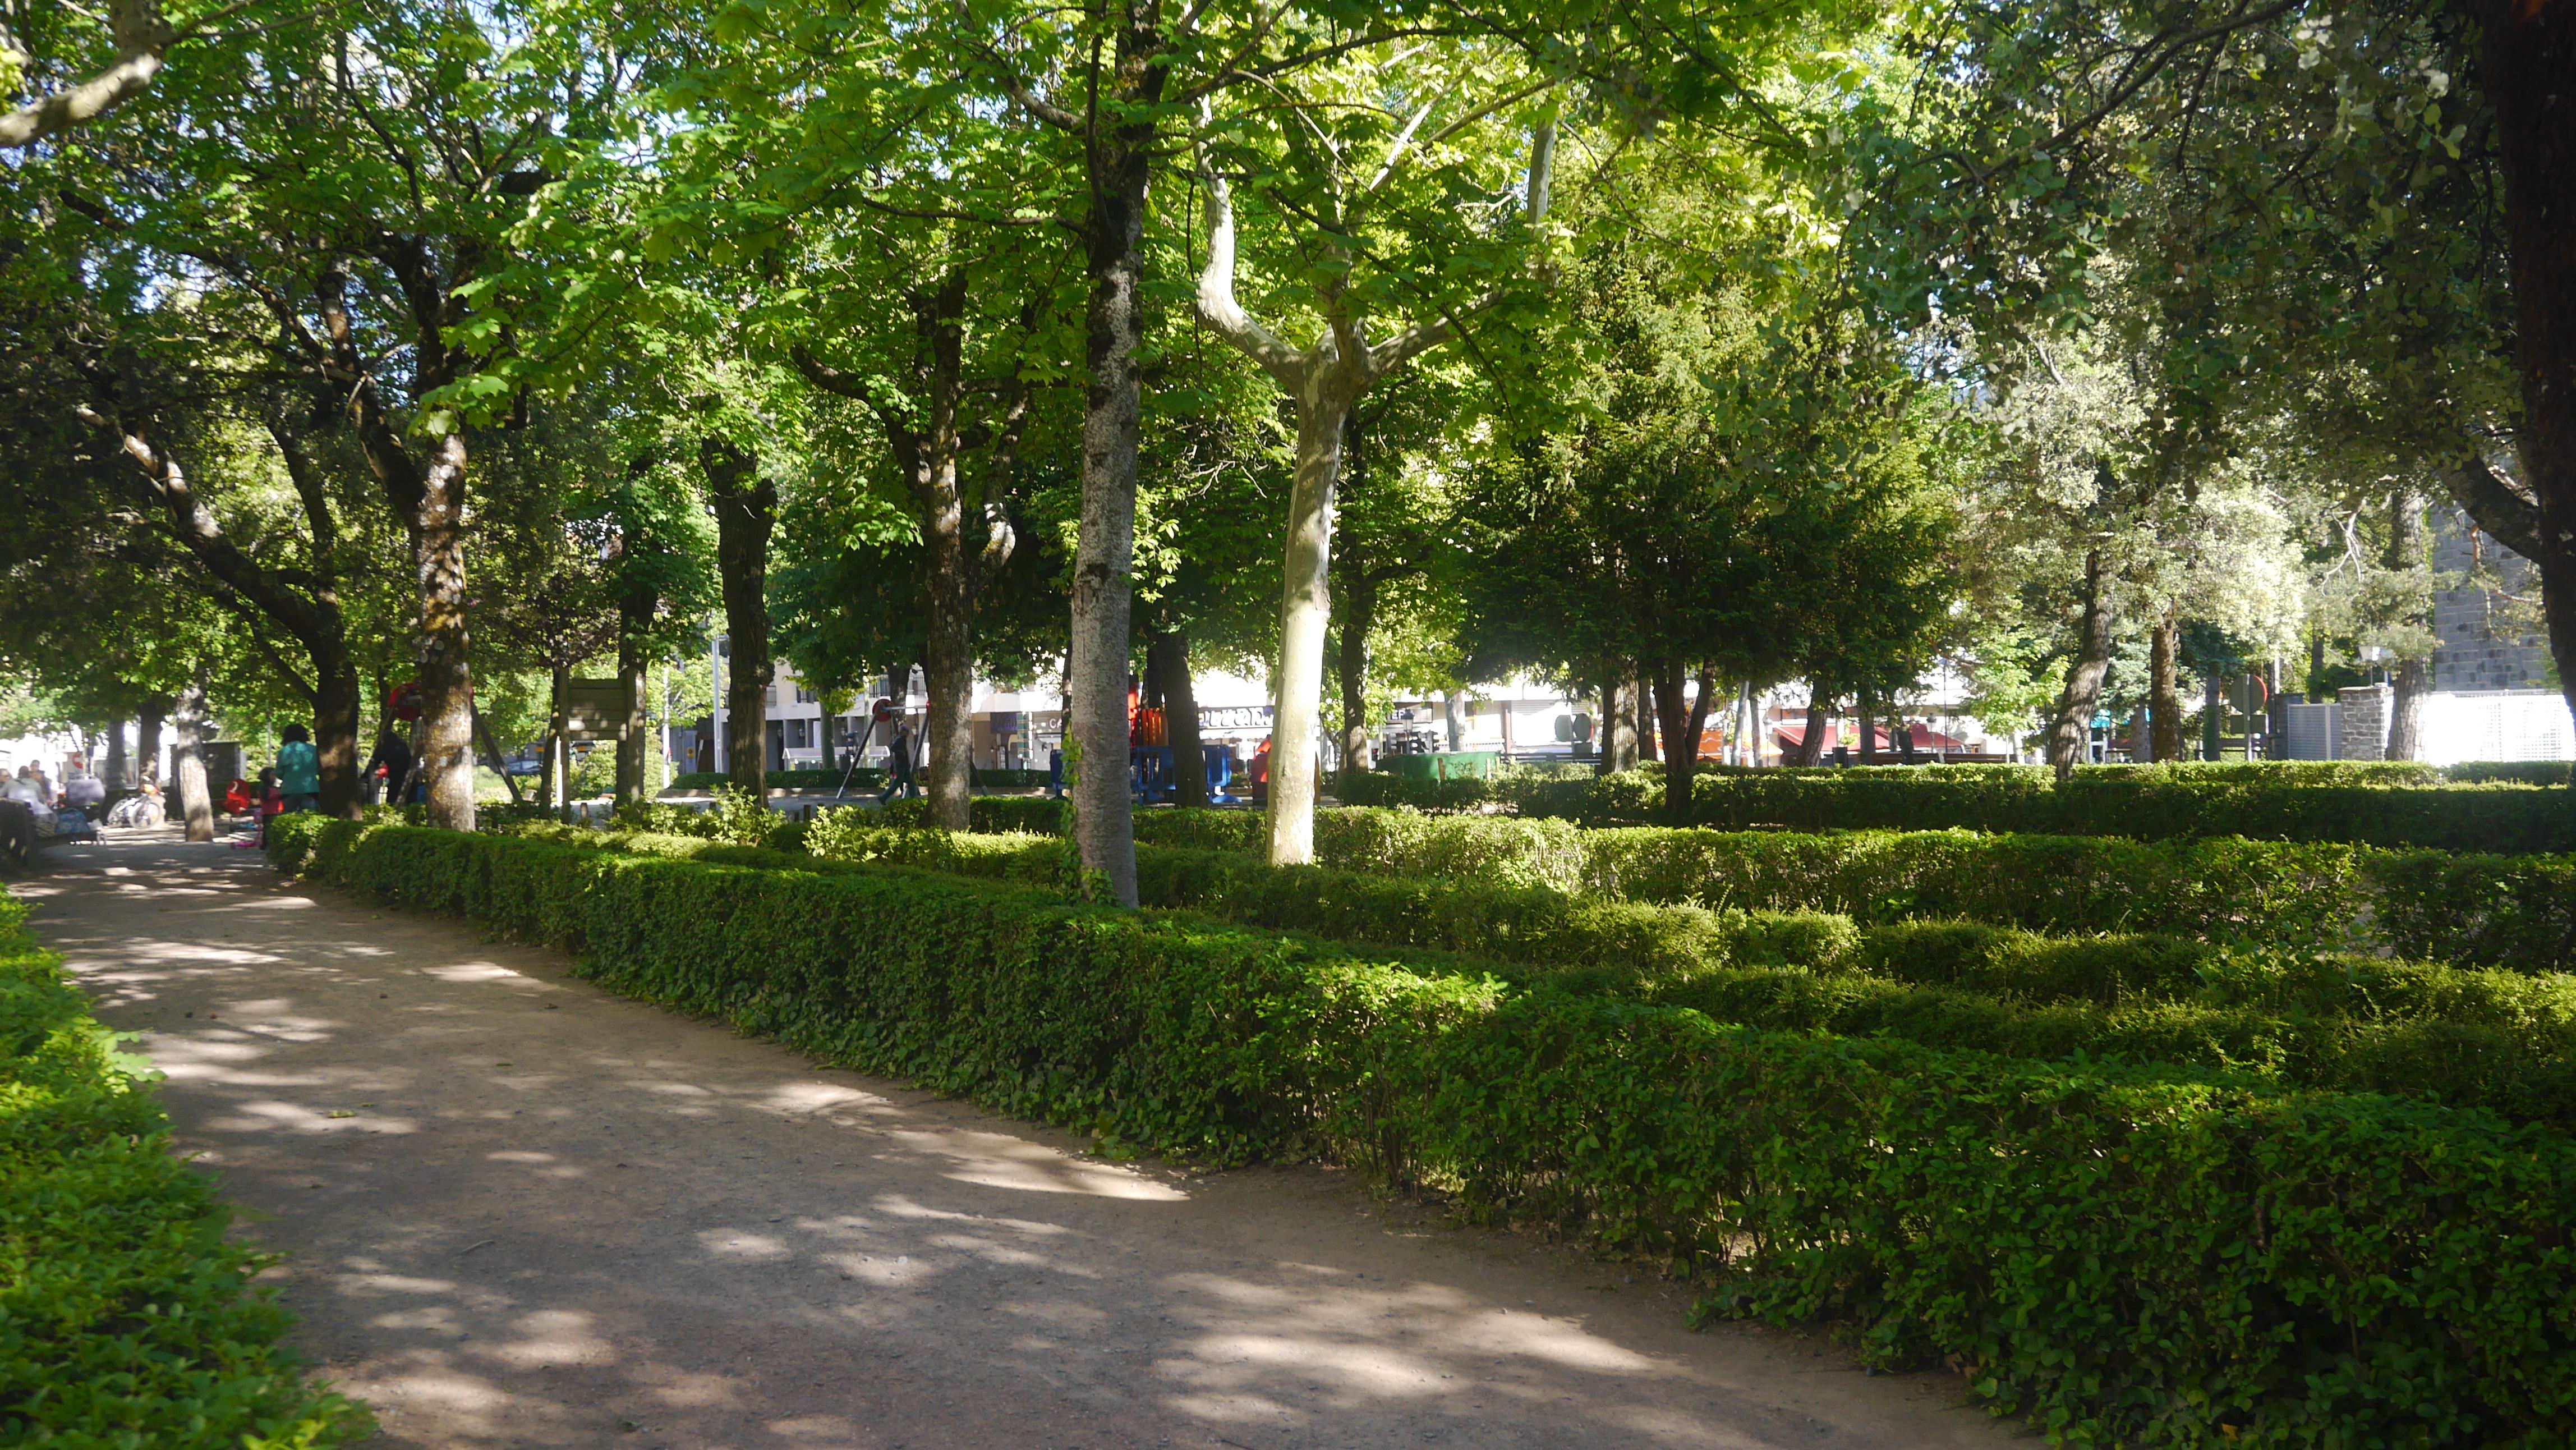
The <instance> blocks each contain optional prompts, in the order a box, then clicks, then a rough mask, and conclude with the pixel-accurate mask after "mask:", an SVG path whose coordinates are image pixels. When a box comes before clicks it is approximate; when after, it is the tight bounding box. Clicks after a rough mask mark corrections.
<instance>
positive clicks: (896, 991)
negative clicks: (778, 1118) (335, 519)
mask: <svg viewBox="0 0 2576 1450" xmlns="http://www.w3.org/2000/svg"><path fill="white" fill-rule="evenodd" d="M272 839H273V842H274V843H275V847H276V849H277V850H278V852H279V855H280V858H281V859H282V860H299V859H300V860H301V861H302V863H303V864H304V865H305V866H306V868H307V869H309V870H313V871H316V872H318V873H319V874H321V875H323V876H326V877H328V878H329V879H332V880H334V881H338V882H340V883H343V884H345V885H348V886H350V887H352V888H355V889H358V890H361V891H364V892H367V893H369V894H371V895H373V896H375V897H377V898H378V899H381V900H386V901H391V902H397V903H400V904H404V905H409V906H414V907H421V908H427V909H434V910H443V911H451V912H459V913H462V914H465V915H468V916H470V917H472V918H474V919H476V920H478V921H481V922H483V923H485V924H487V925H488V926H490V927H492V928H494V929H496V930H501V931H505V932H509V933H512V934H516V935H521V936H525V937H529V938H533V939H539V940H545V941H551V942H556V943H561V944H564V945H567V946H570V947H573V948H575V949H576V950H578V951H579V952H580V953H581V962H582V968H581V969H582V970H583V971H584V972H586V973H588V974H590V975H591V976H593V977H595V978H596V979H598V980H599V981H601V982H602V983H604V984H606V985H608V986H610V987H612V988H614V989H616V990H620V991H624V992H627V993H630V994H632V995H636V996H639V997H643V998H647V999H649V1000H654V1001H660V1002H665V1003H668V1004H671V1005H673V1006H677V1007H680V1008H683V1009H686V1010H690V1011H695V1012H700V1013H704V1014H708V1015H711V1016H716V1017H720V1018H722V1019H724V1020H727V1021H729V1022H731V1023H733V1024H735V1025H737V1026H739V1027H741V1028H743V1029H745V1030H749V1031H755V1032H762V1033H767V1034H771V1035H774V1036H777V1037H779V1038H781V1039H782V1040H784V1041H786V1042H788V1043H790V1044H792V1045H794V1046H796V1047H798V1048H799V1049H801V1050H804V1051H807V1052H811V1053H814V1054H816V1055H818V1056H821V1057H824V1058H827V1059H830V1060H833V1061H837V1062H842V1063H846V1064H849V1065H852V1066H855V1067H860V1068H864V1069H868V1070H873V1071H880V1072H890V1073H897V1074H901V1075H903V1076H907V1077H910V1078H913V1079H915V1080H918V1081H921V1082H923V1083H926V1084H929V1085H932V1086H934V1087H937V1088H940V1089H943V1090H946V1091H952V1092H957V1093H961V1094H966V1095H969V1096H972V1097H974V1098H976V1099H977V1100H979V1101H983V1102H986V1103H989V1104H992V1105H994V1106H996V1107H999V1108H1002V1109H1004V1110H1006V1111H1012V1112H1017V1113H1023V1114H1029V1115H1033V1116H1042V1117H1046V1118H1050V1119H1053V1120H1056V1121H1059V1122H1065V1123H1071V1124H1075V1125H1077V1126H1087V1127H1090V1128H1093V1129H1095V1130H1097V1131H1100V1132H1102V1133H1110V1134H1116V1135H1119V1136H1121V1137H1124V1138H1126V1139H1129V1140H1132V1141H1134V1142H1137V1143H1141V1144H1145V1145H1148V1146H1153V1147H1158V1148H1165V1149H1170V1150H1174V1151H1181V1152H1187V1153H1192V1154H1198V1155H1203V1156H1205V1157H1208V1158H1211V1159H1215V1160H1218V1161H1229V1162H1239V1161H1245V1160H1249V1159H1254V1158H1262V1157H1280V1156H1298V1155H1304V1154H1310V1153H1318V1152H1320V1153H1327V1154H1330V1155H1332V1156H1335V1157H1337V1158H1340V1159H1342V1160H1344V1161H1347V1162H1350V1163H1352V1164H1354V1165H1356V1166H1358V1167H1360V1168H1362V1169H1364V1170H1366V1171H1368V1172H1370V1173H1372V1174H1375V1175H1377V1176H1379V1177H1382V1178H1385V1179H1388V1180H1392V1181H1396V1182H1413V1183H1422V1184H1428V1185H1435V1186H1437V1187H1439V1188H1441V1189H1443V1190H1445V1191H1446V1192H1448V1193H1449V1194H1451V1195H1452V1196H1453V1198H1454V1200H1455V1201H1456V1202H1457V1203H1458V1204H1459V1205H1461V1206H1462V1207H1463V1208H1465V1209H1466V1210H1468V1211H1470V1212H1474V1213H1479V1214H1486V1215H1492V1216H1496V1217H1511V1218H1516V1219H1521V1220H1526V1221H1534V1222H1539V1223H1544V1224H1548V1225H1552V1226H1554V1227H1556V1228H1558V1229H1561V1230H1563V1231H1565V1232H1569V1233H1575V1234H1580V1235H1582V1236H1584V1237H1585V1238H1587V1239H1589V1240H1590V1241H1591V1242H1593V1243H1594V1244H1596V1245H1598V1246H1599V1247H1601V1248H1604V1249H1607V1250H1611V1251H1614V1252H1622V1253H1629V1254H1636V1255H1643V1256H1648V1257H1652V1258H1656V1259H1662V1260H1666V1261H1668V1262H1670V1263H1671V1264H1673V1265H1674V1266H1676V1267H1677V1268H1679V1269H1681V1270H1683V1271H1686V1272H1690V1273H1694V1274H1697V1275H1699V1276H1702V1277H1703V1279H1704V1280H1705V1281H1706V1282H1708V1283H1709V1284H1710V1285H1711V1293H1710V1295H1709V1297H1708V1298H1707V1299H1706V1300H1705V1301H1704V1305H1703V1308H1704V1309H1705V1310H1706V1311H1707V1312H1713V1313H1729V1314H1746V1315H1758V1316H1761V1317H1765V1318H1769V1319H1773V1320H1777V1321H1807V1320H1814V1319H1819V1318H1831V1319H1835V1320H1839V1321H1841V1322H1842V1323H1844V1324H1845V1325H1847V1326H1848V1327H1849V1329H1850V1331H1851V1333H1852V1337H1853V1340H1854V1342H1855V1344H1856V1345H1857V1346H1858V1348H1859V1350H1860V1352H1861V1353H1862V1354H1863V1355H1864V1356H1866V1357H1867V1358H1868V1359H1869V1360H1870V1361H1871V1362H1873V1363H1881V1364H1913V1363H1924V1362H1942V1361H1946V1362H1949V1363H1951V1364H1954V1365H1957V1366H1959V1367H1961V1368H1962V1369H1963V1370H1964V1371H1965V1373H1966V1375H1967V1377H1968V1380H1969V1382H1970V1383H1971V1384H1972V1385H1973V1386H1974V1387H1975V1390H1976V1392H1977V1393H1978V1394H1979V1395H1981V1396H1982V1397H1984V1398H1985V1399H1986V1400H1987V1401H1988V1402H1989V1403H1990V1404H1992V1405H1993V1406H1994V1407H1995V1408H1996V1409H1998V1410H1999V1411H2004V1412H2012V1413H2019V1414H2024V1415H2027V1416H2029V1417H2031V1418H2032V1419H2033V1421H2034V1422H2036V1423H2037V1424H2039V1425H2041V1426H2042V1427H2044V1428H2046V1429H2047V1430H2048V1431H2049V1432H2050V1433H2051V1435H2052V1436H2053V1437H2055V1438H2059V1439H2062V1440H2069V1441H2075V1442H2082V1443H2109V1442H2113V1441H2121V1442H2127V1443H2133V1444H2176V1445H2182V1444H2188V1445H2203V1444H2216V1443H2239V1444H2243V1443H2259V1444H2287V1443H2293V1442H2296V1443H2302V1444H2319V1443H2335V1444H2349V1445H2360V1444H2416V1445H2427V1446H2433V1445H2471V1444H2495V1443H2506V1442H2511V1443H2523V1444H2539V1443H2544V1442H2546V1441H2548V1440H2550V1439H2552V1438H2554V1437H2557V1436H2559V1435H2560V1434H2562V1433H2563V1431H2564V1427H2565V1425H2566V1424H2567V1423H2568V1422H2569V1420H2570V1417H2571V1416H2576V1350H2571V1347H2570V1346H2571V1344H2576V1246H2571V1244H2570V1241H2569V1236H2568V1233H2567V1225H2568V1223H2569V1221H2570V1216H2571V1212H2576V1144H2571V1143H2570V1142H2569V1141H2568V1139H2566V1138H2565V1137H2563V1136H2561V1135H2559V1134H2556V1133H2552V1132H2549V1131H2546V1130H2544V1129H2540V1128H2519V1129H2517V1128H2512V1127H2508V1126H2507V1125H2505V1124H2504V1123H2502V1122H2501V1121H2499V1120H2498V1119H2496V1118H2495V1117H2493V1116H2491V1115H2488V1114H2485V1113H2481V1112H2476V1111H2462V1110H2456V1109H2448V1108H2443V1107H2438V1106H2433V1105H2429V1104H2424V1103H2418V1102H2405V1101H2398V1100H2393V1099H2389V1098H2384V1097H2378V1096H2371V1095H2345V1094H2324V1093H2285V1092H2279V1091H2273V1090H2267V1089H2263V1088H2260V1087H2250V1086H2243V1085H2228V1084H2224V1083H2219V1082H2213V1081H2209V1080H2206V1079H2203V1078H2196V1077H2193V1076H2191V1075H2188V1074H2177V1073H2175V1072H2172V1071H2168V1070H2156V1069H2147V1068H2131V1067H2122V1066H2117V1065H2104V1064H2066V1063H2038V1062H2029V1061H2016V1060H2007V1059H2002V1058H1997V1057H1994V1056H1991V1055H1988V1054H1983V1053H1974V1052H1955V1051H1941V1050H1936V1049H1931V1048H1925V1047H1922V1046H1919V1045H1915V1044H1911V1043H1905V1042H1897V1041H1864V1040H1856V1039H1851V1038H1844V1037H1835V1036H1822V1035H1816V1034H1810V1033H1798V1032H1778V1031H1763V1030H1756V1029H1750V1028H1743V1027H1730V1026H1722V1025H1719V1024H1718V1023H1716V1022H1713V1021H1712V1020H1711V1019H1710V1018H1708V1017H1707V1016H1706V1015H1705V1014H1703V1013H1700V1012H1697V1011H1693V1010H1689V1009H1686V1008H1677V1007H1672V1006H1667V1005H1658V1004H1641V1003H1632V1002H1623V1001H1619V1000H1615V999H1609V998H1602V997H1586V996H1578V995H1572V994H1567V993H1562V992H1556V991H1551V990H1546V989H1543V988H1542V989H1535V990H1524V989H1517V988H1513V987H1511V986H1509V985H1507V984H1504V983H1501V982H1497V981H1493V980H1489V979H1478V978H1475V977H1472V976H1457V977H1448V978H1437V977H1425V976H1422V975H1420V974H1417V973H1412V972H1407V971H1404V970H1401V969H1399V968H1395V967H1390V966H1387V965H1384V964H1382V963H1376V962H1371V961H1369V960H1366V959H1365V958H1363V957H1359V956H1353V955H1350V954H1347V953H1342V952H1337V951H1334V950H1332V949H1330V948H1328V947H1323V946H1320V945H1317V944H1313V943H1309V942H1304V941H1299V940H1296V939H1292V938H1285V937H1279V936H1273V935H1264V934H1257V933H1250V932H1243V931H1236V930H1227V929H1222V928H1217V927H1212V926H1208V925H1206V924H1203V923H1199V922H1193V921H1191V920H1188V919H1185V918H1176V917H1169V916H1157V915H1153V914H1139V913H1131V912H1117V911H1112V910H1106V909H1101V908H1094V907H1087V906H1082V905H1077V904H1073V903H1070V902H1067V901H1064V900H1062V899H1061V898H1059V897H1054V896H1051V895H1049V894H1046V893H1042V892H1037V891H1026V890H1014V889H1010V888H1008V887H996V886H991V885H981V884H975V883H966V882H959V881H955V880H952V879H949V878H944V877H940V876H937V875H932V874H923V873H917V872H907V871H902V870H900V869H895V868H873V869H862V870H843V871H835V872H828V873H823V872H805V871H783V870H751V869H744V868H737V867H727V866H717V865H709V864H706V863H704V862H698V861H673V860H657V859H652V858H649V857H642V856H636V855H630V854H624V853H616V852H603V851H584V850H578V849H574V848H570V847H566V846H562V845H557V844H553V843H550V842H545V841H533V840H523V839H513V838H509V837H502V836H492V835H471V834H462V833H449V832H437V831H429V830H422V829H414V828H404V827H387V826H373V827H371V826H365V825H360V824H356V823H348V822H330V823H324V822H319V821H318V820H317V821H315V822H314V823H313V824H311V825H305V824H302V823H300V822H299V823H298V824H295V825H293V826H289V827H287V828H286V829H284V830H280V831H277V832H275V833H274V834H273V837H272Z"/></svg>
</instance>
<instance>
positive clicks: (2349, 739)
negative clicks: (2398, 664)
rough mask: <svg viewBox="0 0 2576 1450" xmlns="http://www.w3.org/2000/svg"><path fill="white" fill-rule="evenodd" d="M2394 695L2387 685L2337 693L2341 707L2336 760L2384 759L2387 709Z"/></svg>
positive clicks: (2351, 687) (2393, 691)
mask: <svg viewBox="0 0 2576 1450" xmlns="http://www.w3.org/2000/svg"><path fill="white" fill-rule="evenodd" d="M2396 693H2397V691H2396V689H2395V687H2393V686H2390V685H2352V686H2348V687H2346V688H2345V689H2343V690H2340V691H2338V692H2337V698H2338V699H2339V700H2340V701H2341V702H2342V704H2343V709H2342V711H2341V712H2340V713H2341V714H2342V716H2343V721H2342V723H2343V743H2342V752H2341V754H2340V755H2339V756H2337V758H2338V759H2341V760H2385V759H2387V758H2388V714H2389V709H2388V707H2389V702H2390V700H2391V699H2392V698H2393V697H2394V696H2395V695H2396Z"/></svg>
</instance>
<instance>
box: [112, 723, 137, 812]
mask: <svg viewBox="0 0 2576 1450" xmlns="http://www.w3.org/2000/svg"><path fill="white" fill-rule="evenodd" d="M130 774H132V772H131V771H129V770H128V769H127V768H126V759H125V722H124V721H122V720H118V721H115V722H113V723H111V724H110V725H109V726H108V727H107V775H106V785H107V793H108V796H109V797H110V798H111V799H113V798H114V797H115V796H116V795H117V794H118V793H119V792H122V791H126V790H131V789H133V787H132V786H131V785H129V784H128V783H127V777H128V776H129V775H130Z"/></svg>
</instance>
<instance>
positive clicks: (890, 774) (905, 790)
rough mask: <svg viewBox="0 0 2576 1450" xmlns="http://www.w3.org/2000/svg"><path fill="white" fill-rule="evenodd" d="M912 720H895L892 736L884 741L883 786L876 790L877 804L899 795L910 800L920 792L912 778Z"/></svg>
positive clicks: (882, 803)
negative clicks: (884, 775)
mask: <svg viewBox="0 0 2576 1450" xmlns="http://www.w3.org/2000/svg"><path fill="white" fill-rule="evenodd" d="M912 750H913V746H912V721H911V719H910V718H908V717H907V718H904V719H900V720H897V721H895V725H894V737H893V738H892V739H890V740H888V741H887V742H886V778H885V788H884V789H882V790H880V791H878V792H877V804H878V805H884V804H885V803H886V802H887V801H890V800H893V799H894V798H895V797H896V796H898V795H900V796H901V797H902V798H903V799H905V800H910V799H912V798H913V797H914V796H916V795H919V794H920V792H919V791H918V790H916V789H915V788H914V786H913V780H912Z"/></svg>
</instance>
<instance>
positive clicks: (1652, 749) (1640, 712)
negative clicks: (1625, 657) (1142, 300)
mask: <svg viewBox="0 0 2576 1450" xmlns="http://www.w3.org/2000/svg"><path fill="white" fill-rule="evenodd" d="M1628 698H1629V700H1630V701H1631V703H1633V704H1634V705H1635V707H1636V711H1637V727H1636V729H1637V763H1638V764H1639V765H1652V764H1653V763H1655V762H1656V761H1658V760H1661V759H1663V758H1664V757H1663V752H1662V751H1661V750H1660V749H1658V748H1657V746H1656V741H1655V686H1654V682H1653V681H1652V680H1651V679H1649V678H1647V672H1646V670H1645V668H1644V667H1643V666H1640V667H1639V668H1638V670H1637V676H1636V683H1635V686H1634V687H1633V688H1632V689H1630V690H1629V691H1628Z"/></svg>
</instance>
